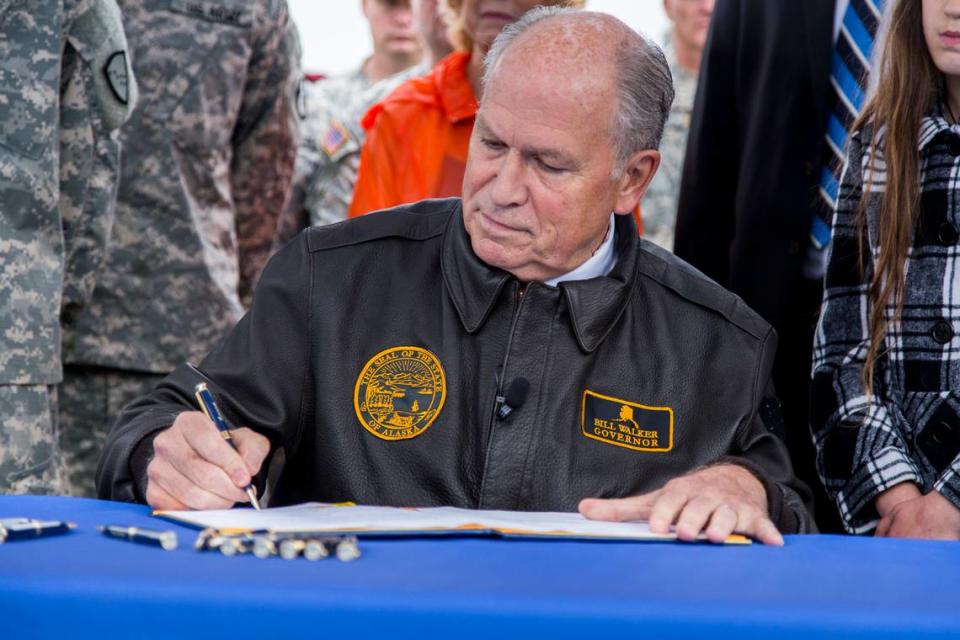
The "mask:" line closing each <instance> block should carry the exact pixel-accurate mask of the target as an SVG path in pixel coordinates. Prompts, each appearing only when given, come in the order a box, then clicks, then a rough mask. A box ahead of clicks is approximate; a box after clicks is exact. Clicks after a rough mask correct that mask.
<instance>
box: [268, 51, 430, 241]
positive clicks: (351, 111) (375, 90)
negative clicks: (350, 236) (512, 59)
mask: <svg viewBox="0 0 960 640" xmlns="http://www.w3.org/2000/svg"><path fill="white" fill-rule="evenodd" d="M429 71H430V67H429V66H428V65H426V64H418V65H415V66H413V67H410V68H409V69H407V70H405V71H401V72H400V73H397V74H394V75H392V76H390V77H388V78H384V79H383V80H381V81H379V82H376V83H372V84H371V82H370V81H369V80H368V79H367V77H366V76H365V75H364V74H363V72H362V67H361V68H359V69H357V70H356V71H354V72H352V73H349V74H347V75H344V76H341V77H336V78H330V79H328V80H323V81H322V82H318V83H314V84H310V85H307V87H306V91H305V95H304V97H305V100H304V107H305V110H306V113H305V116H306V117H305V118H304V121H303V136H302V140H301V142H300V147H299V149H298V150H297V163H296V172H295V177H294V189H293V192H292V195H291V198H290V203H289V206H288V209H287V212H286V213H285V214H284V219H283V222H282V223H281V229H280V231H279V233H278V244H281V245H282V244H284V243H286V242H287V241H289V240H290V239H291V238H292V237H293V236H295V235H296V234H297V233H299V232H300V231H302V230H303V229H304V228H305V227H307V226H308V225H309V226H318V225H324V224H330V223H332V222H339V221H340V220H344V219H346V217H347V208H348V207H349V206H350V200H351V199H352V198H353V186H354V184H355V183H356V181H357V169H358V168H359V166H360V149H361V147H363V140H364V137H365V133H364V131H363V127H362V126H360V120H361V119H362V118H363V116H364V114H366V112H367V110H368V109H370V107H372V106H373V105H375V104H376V103H378V102H380V101H381V100H383V99H384V98H385V97H387V95H389V94H390V93H391V92H392V91H393V90H394V89H396V88H397V87H398V86H399V85H400V84H401V83H403V82H405V81H406V80H408V79H410V78H414V77H417V76H421V75H424V74H426V73H427V72H429Z"/></svg>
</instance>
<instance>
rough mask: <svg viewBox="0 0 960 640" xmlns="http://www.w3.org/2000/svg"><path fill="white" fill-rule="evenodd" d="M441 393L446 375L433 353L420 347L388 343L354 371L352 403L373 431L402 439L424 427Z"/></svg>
mask: <svg viewBox="0 0 960 640" xmlns="http://www.w3.org/2000/svg"><path fill="white" fill-rule="evenodd" d="M446 398H447V379H446V376H445V375H444V373H443V367H442V366H440V361H439V360H438V359H437V356H435V355H433V354H432V353H430V352H429V351H427V350H426V349H421V348H420V347H392V348H390V349H386V350H384V351H381V352H380V353H378V354H377V355H375V356H373V357H372V358H370V360H369V361H368V362H367V364H366V365H364V367H363V369H362V370H361V371H360V375H359V377H357V385H356V387H355V388H354V391H353V406H354V409H356V411H357V418H358V419H359V420H360V424H362V425H363V427H364V428H365V429H366V430H367V431H369V432H370V433H372V434H373V435H375V436H377V437H378V438H382V439H384V440H408V439H410V438H415V437H417V436H418V435H420V434H421V433H423V432H424V431H426V430H427V427H429V426H430V425H431V424H432V423H433V421H434V420H436V418H437V415H439V413H440V410H441V409H443V402H444V400H446Z"/></svg>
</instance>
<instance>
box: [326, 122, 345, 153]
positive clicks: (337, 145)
mask: <svg viewBox="0 0 960 640" xmlns="http://www.w3.org/2000/svg"><path fill="white" fill-rule="evenodd" d="M349 139H350V132H349V131H347V129H346V127H344V126H343V125H342V124H340V123H339V122H337V121H336V120H332V121H331V122H330V127H329V128H328V129H327V133H326V134H324V136H323V142H321V144H320V148H322V149H323V152H324V153H325V154H327V155H328V156H330V158H331V159H333V156H335V155H336V153H337V151H340V149H341V148H343V145H345V144H347V140H349Z"/></svg>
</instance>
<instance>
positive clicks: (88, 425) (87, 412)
mask: <svg viewBox="0 0 960 640" xmlns="http://www.w3.org/2000/svg"><path fill="white" fill-rule="evenodd" d="M164 377H165V376H164V375H163V374H155V373H142V372H139V371H123V370H121V369H107V368H103V367H87V366H82V365H67V366H65V367H64V368H63V382H62V383H61V384H60V394H59V397H60V451H61V460H62V464H61V476H62V479H63V488H64V490H65V492H66V493H67V494H68V495H72V496H83V497H89V498H93V497H96V495H97V492H96V485H95V482H96V474H97V463H98V461H99V460H100V452H101V451H102V450H103V445H104V443H105V442H106V439H107V434H108V433H110V427H111V426H112V425H113V423H114V421H115V420H116V419H117V416H118V415H120V411H121V410H122V409H123V408H124V407H125V406H126V405H128V404H130V403H131V402H133V401H134V400H136V399H137V398H139V397H141V396H144V395H146V394H147V393H148V392H149V391H150V390H151V389H153V387H154V386H156V384H157V383H158V382H160V381H161V380H163V378H164Z"/></svg>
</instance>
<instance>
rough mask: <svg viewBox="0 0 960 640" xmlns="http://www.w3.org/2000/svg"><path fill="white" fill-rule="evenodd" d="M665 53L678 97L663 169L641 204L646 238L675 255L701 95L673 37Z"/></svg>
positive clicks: (664, 144)
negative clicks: (682, 190)
mask: <svg viewBox="0 0 960 640" xmlns="http://www.w3.org/2000/svg"><path fill="white" fill-rule="evenodd" d="M663 53H664V55H666V57H667V63H668V64H669V65H670V73H672V74H673V88H674V90H675V91H676V97H675V98H674V100H673V106H672V107H671V108H670V116H669V117H668V118H667V124H666V127H665V128H664V130H663V141H662V142H661V143H660V156H661V160H660V168H659V169H658V170H657V173H656V175H655V176H654V177H653V181H652V182H651V183H650V187H649V188H648V189H647V193H646V194H645V195H644V196H643V200H642V201H641V202H640V211H641V212H642V214H643V235H644V237H645V238H647V239H648V240H652V241H653V242H656V243H657V244H658V245H660V246H661V247H663V248H664V249H667V250H669V251H673V231H674V227H675V226H676V222H677V198H678V196H679V194H680V177H681V175H682V173H683V158H684V155H685V154H686V151H687V132H688V131H689V130H690V114H691V113H692V111H693V99H694V96H695V95H696V93H697V76H696V74H693V73H690V72H689V71H687V70H686V69H684V68H683V67H681V66H680V65H679V64H678V63H677V54H676V50H675V49H674V45H673V36H672V34H668V35H667V37H666V42H665V44H664V45H663Z"/></svg>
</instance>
